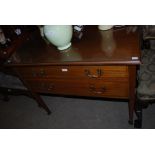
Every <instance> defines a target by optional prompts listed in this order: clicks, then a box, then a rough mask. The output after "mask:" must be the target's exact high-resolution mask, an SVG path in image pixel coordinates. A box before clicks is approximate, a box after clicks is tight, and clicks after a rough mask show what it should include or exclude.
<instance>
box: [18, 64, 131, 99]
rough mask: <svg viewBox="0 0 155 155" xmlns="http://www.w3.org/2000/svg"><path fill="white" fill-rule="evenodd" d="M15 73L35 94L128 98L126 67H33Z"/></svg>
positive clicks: (20, 69) (23, 68)
mask: <svg viewBox="0 0 155 155" xmlns="http://www.w3.org/2000/svg"><path fill="white" fill-rule="evenodd" d="M16 70H17V72H18V73H19V74H20V75H21V76H22V79H24V81H25V82H26V83H27V84H28V85H29V86H30V87H31V89H32V90H34V91H35V92H39V93H51V94H60V95H75V96H91V97H109V98H128V90H129V87H128V83H129V82H128V67H127V66H42V67H39V66H37V67H22V68H21V67H17V68H16Z"/></svg>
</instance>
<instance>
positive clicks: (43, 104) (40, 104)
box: [31, 92, 51, 115]
mask: <svg viewBox="0 0 155 155" xmlns="http://www.w3.org/2000/svg"><path fill="white" fill-rule="evenodd" d="M31 94H32V97H33V98H34V99H35V100H36V101H37V103H38V106H39V107H42V108H43V109H45V110H46V111H47V113H48V115H50V114H51V111H50V109H49V108H48V106H47V105H46V104H45V103H44V101H43V99H42V98H41V97H40V95H39V94H37V93H34V92H31Z"/></svg>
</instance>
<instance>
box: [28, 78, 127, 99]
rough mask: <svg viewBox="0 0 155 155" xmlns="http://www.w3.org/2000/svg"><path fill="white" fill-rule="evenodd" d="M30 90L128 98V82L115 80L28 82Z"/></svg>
mask: <svg viewBox="0 0 155 155" xmlns="http://www.w3.org/2000/svg"><path fill="white" fill-rule="evenodd" d="M27 83H28V84H29V85H30V87H31V88H32V90H34V91H36V92H40V93H51V94H61V95H75V96H91V97H108V98H128V82H127V79H126V80H122V79H121V78H120V79H116V80H115V81H103V80H82V81H81V80H58V79H57V80H49V81H47V80H37V81H33V80H28V81H27Z"/></svg>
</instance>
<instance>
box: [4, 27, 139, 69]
mask: <svg viewBox="0 0 155 155" xmlns="http://www.w3.org/2000/svg"><path fill="white" fill-rule="evenodd" d="M8 62H9V63H7V65H17V66H18V65H88V64H89V65H100V64H101V65H102V64H103V65H104V64H128V65H130V64H131V65H138V64H140V44H139V33H138V32H137V31H136V32H128V31H127V28H123V29H118V30H114V29H111V30H107V31H101V30H99V29H98V28H97V26H87V27H86V29H85V31H84V35H83V37H82V39H81V40H78V41H77V40H74V39H73V40H72V46H71V47H70V48H69V49H67V50H65V51H58V50H57V49H56V47H55V46H53V45H52V44H48V43H47V42H46V41H45V40H44V39H43V38H42V37H41V36H40V35H39V34H38V35H34V36H33V35H32V36H31V37H30V39H28V40H27V41H26V42H25V43H24V44H22V46H21V47H20V48H19V49H18V50H16V51H15V52H14V53H13V54H12V56H11V57H10V59H9V61H8Z"/></svg>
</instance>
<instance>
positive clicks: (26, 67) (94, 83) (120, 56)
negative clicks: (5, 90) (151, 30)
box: [6, 26, 140, 122]
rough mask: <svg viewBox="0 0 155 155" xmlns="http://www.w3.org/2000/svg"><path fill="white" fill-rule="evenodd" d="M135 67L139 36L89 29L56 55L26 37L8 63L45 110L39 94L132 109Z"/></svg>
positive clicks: (52, 49)
mask: <svg viewBox="0 0 155 155" xmlns="http://www.w3.org/2000/svg"><path fill="white" fill-rule="evenodd" d="M108 37H110V40H109V39H108ZM139 64H140V49H139V33H138V32H137V31H135V32H128V30H127V29H126V28H123V29H120V30H116V31H115V30H112V29H111V30H108V31H99V30H98V29H97V27H95V26H88V27H87V28H86V31H85V35H84V37H83V38H82V39H81V40H80V41H77V42H76V41H73V42H72V46H71V48H69V49H67V50H65V51H61V52H60V51H58V50H56V48H55V47H54V46H52V45H51V44H47V43H46V42H45V41H44V39H42V38H41V37H40V35H35V36H32V37H31V38H29V40H27V41H26V42H25V43H24V44H23V45H22V46H21V47H20V49H18V50H17V51H16V52H14V54H13V55H12V56H11V57H10V59H9V60H8V63H7V64H6V66H7V67H11V68H13V69H14V70H15V71H16V72H17V74H18V75H19V77H20V78H21V80H22V81H23V82H24V83H25V85H26V87H27V88H28V90H29V91H30V92H31V94H32V95H33V97H34V98H35V99H36V100H37V102H38V103H39V105H40V106H41V107H43V108H44V109H45V110H46V111H47V112H50V110H49V109H48V107H47V106H46V104H45V103H44V102H43V101H42V100H41V98H40V96H39V93H48V94H59V95H72V96H87V97H103V98H120V99H128V100H129V104H128V106H129V121H130V122H133V113H134V107H135V87H136V68H137V66H138V65H139Z"/></svg>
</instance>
